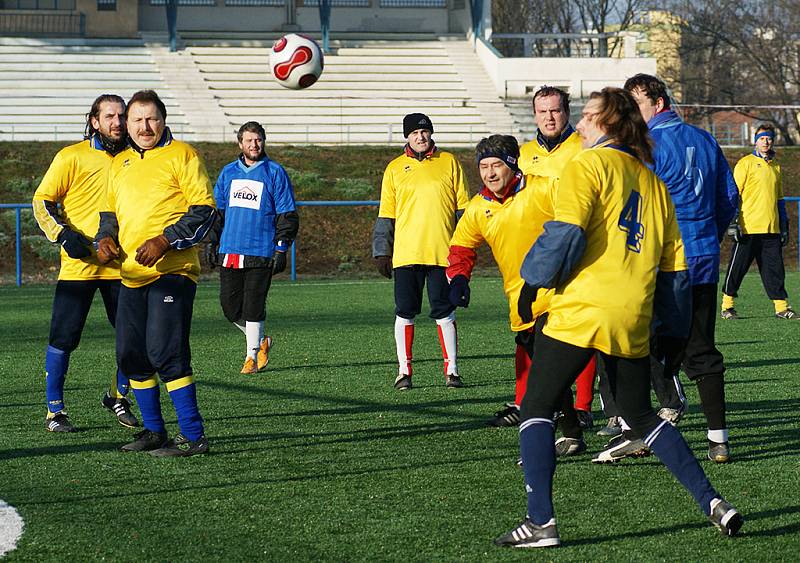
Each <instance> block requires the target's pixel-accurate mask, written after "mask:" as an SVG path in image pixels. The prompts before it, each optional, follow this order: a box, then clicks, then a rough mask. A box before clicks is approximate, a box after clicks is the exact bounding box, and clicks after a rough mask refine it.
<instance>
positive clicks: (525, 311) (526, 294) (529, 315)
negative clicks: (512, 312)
mask: <svg viewBox="0 0 800 563" xmlns="http://www.w3.org/2000/svg"><path fill="white" fill-rule="evenodd" d="M537 291H539V288H538V287H536V286H535V285H531V284H529V283H528V282H525V285H523V286H522V289H520V290H519V299H518V300H517V313H519V318H520V319H522V322H523V323H530V322H533V312H532V311H531V307H532V306H533V302H534V301H536V292H537Z"/></svg>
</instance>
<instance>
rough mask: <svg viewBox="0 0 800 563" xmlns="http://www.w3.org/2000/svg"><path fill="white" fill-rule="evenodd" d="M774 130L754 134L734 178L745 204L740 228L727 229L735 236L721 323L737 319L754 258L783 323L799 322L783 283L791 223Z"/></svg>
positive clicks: (761, 128) (768, 127)
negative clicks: (737, 300)
mask: <svg viewBox="0 0 800 563" xmlns="http://www.w3.org/2000/svg"><path fill="white" fill-rule="evenodd" d="M774 144H775V128H774V127H773V126H772V125H770V124H764V125H761V126H759V128H758V129H756V146H755V148H754V149H753V153H752V154H749V155H747V156H745V157H744V158H742V159H741V160H740V161H739V162H737V163H736V167H735V168H734V169H733V177H734V178H735V179H736V185H737V186H738V188H739V197H740V199H741V205H740V209H741V211H740V212H739V220H738V224H737V223H734V224H733V225H731V228H730V229H729V233H730V235H731V236H732V237H733V241H734V244H733V249H732V250H731V262H730V265H729V266H728V274H727V275H726V276H725V284H724V285H723V286H722V318H723V319H737V318H739V315H738V314H737V313H736V309H734V302H733V299H734V297H736V296H737V292H738V291H739V286H740V285H741V284H742V280H743V279H744V276H745V274H747V270H749V269H750V264H752V263H753V259H755V261H756V263H757V264H758V271H759V273H760V274H761V281H762V283H763V284H764V289H766V290H767V295H768V296H769V298H770V299H772V303H773V304H774V306H775V316H776V317H778V318H779V319H796V318H798V315H797V313H795V312H794V310H793V309H792V308H791V307H789V303H788V301H787V299H788V294H787V293H786V287H785V285H784V280H785V278H786V272H785V271H784V267H783V247H784V246H786V244H787V243H788V242H789V218H788V217H787V215H786V202H785V201H784V199H783V177H782V175H781V165H780V164H778V161H777V159H776V158H775V150H774V149H773V146H774Z"/></svg>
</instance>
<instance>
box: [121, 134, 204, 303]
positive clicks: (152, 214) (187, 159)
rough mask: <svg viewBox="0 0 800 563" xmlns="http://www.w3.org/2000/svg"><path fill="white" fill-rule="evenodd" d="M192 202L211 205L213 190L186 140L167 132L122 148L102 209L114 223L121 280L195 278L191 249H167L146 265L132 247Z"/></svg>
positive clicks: (136, 282) (196, 262)
mask: <svg viewBox="0 0 800 563" xmlns="http://www.w3.org/2000/svg"><path fill="white" fill-rule="evenodd" d="M192 205H208V206H211V207H216V206H215V204H214V193H213V189H212V186H211V181H210V180H209V178H208V173H207V172H206V167H205V164H204V163H203V160H202V158H200V155H198V154H197V152H196V151H195V150H194V149H193V148H192V147H191V146H190V145H188V144H186V143H183V142H181V141H176V140H174V139H172V138H171V136H170V135H169V133H167V138H166V142H165V143H163V144H161V145H160V146H156V147H154V148H152V149H150V150H147V151H144V152H142V153H139V152H138V151H137V150H136V149H134V148H128V149H126V150H124V151H122V152H121V153H120V154H118V155H117V156H116V157H115V158H114V161H113V162H112V164H111V172H110V175H109V187H108V208H107V210H108V211H112V212H114V213H115V214H116V216H117V221H118V222H119V246H120V257H121V258H122V269H121V273H122V283H123V284H124V285H125V286H127V287H141V286H144V285H147V284H149V283H152V282H154V281H155V280H157V279H158V278H159V277H160V276H162V275H165V274H180V275H183V276H187V277H189V278H190V279H192V280H194V281H195V282H196V281H197V279H198V277H199V274H200V261H199V260H198V256H197V248H196V247H194V246H192V247H190V248H187V249H185V250H174V249H170V250H168V251H167V253H166V254H164V256H163V257H162V258H161V259H160V260H159V261H158V262H156V264H155V265H154V266H152V267H150V268H147V267H145V266H142V265H141V264H139V263H138V262H136V260H135V257H136V249H137V248H139V246H141V245H142V243H144V242H145V241H146V240H148V239H150V238H153V237H155V236H158V235H160V234H163V233H164V229H165V228H166V227H168V226H170V225H172V224H174V223H176V222H177V221H178V219H180V218H181V217H182V216H183V215H184V214H185V213H186V212H187V211H188V210H189V206H192Z"/></svg>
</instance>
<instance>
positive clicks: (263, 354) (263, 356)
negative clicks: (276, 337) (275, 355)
mask: <svg viewBox="0 0 800 563" xmlns="http://www.w3.org/2000/svg"><path fill="white" fill-rule="evenodd" d="M271 349H272V337H271V336H265V337H264V338H262V339H261V346H259V348H258V354H257V355H256V365H257V366H258V371H261V370H263V369H264V368H266V367H267V364H268V363H269V351H270V350H271ZM248 373H249V372H248Z"/></svg>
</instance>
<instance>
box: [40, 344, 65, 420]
mask: <svg viewBox="0 0 800 563" xmlns="http://www.w3.org/2000/svg"><path fill="white" fill-rule="evenodd" d="M68 368H69V352H65V351H64V350H59V349H58V348H53V347H52V346H48V347H47V353H46V354H45V357H44V369H45V396H46V397H47V410H49V411H50V412H52V413H56V412H59V411H62V410H64V380H65V379H66V377H67V369H68Z"/></svg>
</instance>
